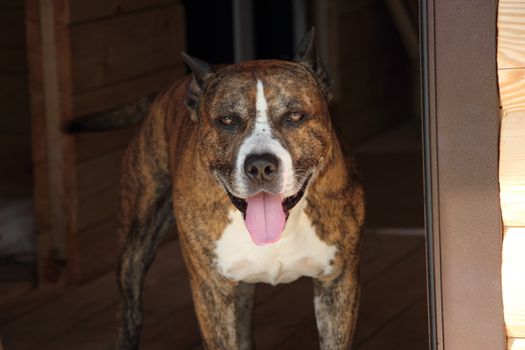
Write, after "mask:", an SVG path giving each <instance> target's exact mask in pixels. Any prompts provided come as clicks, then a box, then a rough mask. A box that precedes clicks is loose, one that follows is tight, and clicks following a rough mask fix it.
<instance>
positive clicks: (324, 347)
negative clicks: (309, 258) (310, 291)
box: [314, 260, 359, 350]
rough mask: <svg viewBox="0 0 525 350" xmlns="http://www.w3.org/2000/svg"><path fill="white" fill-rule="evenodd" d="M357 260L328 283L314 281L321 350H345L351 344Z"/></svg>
mask: <svg viewBox="0 0 525 350" xmlns="http://www.w3.org/2000/svg"><path fill="white" fill-rule="evenodd" d="M357 266H358V264H357V260H355V261H352V262H349V263H348V265H347V266H346V267H345V268H344V270H343V271H342V273H341V274H340V275H338V276H337V277H336V278H334V279H332V280H328V281H323V280H315V281H314V293H315V298H314V305H315V316H316V320H317V329H318V331H319V339H320V343H321V350H343V349H344V350H347V349H349V348H350V345H351V343H352V337H353V333H354V328H355V323H356V316H357V309H358V298H359V283H358V279H359V277H358V271H357V269H358V267H357Z"/></svg>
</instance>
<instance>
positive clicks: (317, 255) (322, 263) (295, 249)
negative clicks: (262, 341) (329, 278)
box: [215, 200, 336, 285]
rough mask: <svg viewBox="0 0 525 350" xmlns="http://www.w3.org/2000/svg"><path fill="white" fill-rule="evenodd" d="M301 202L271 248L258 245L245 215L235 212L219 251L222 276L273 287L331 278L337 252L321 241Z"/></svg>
mask: <svg viewBox="0 0 525 350" xmlns="http://www.w3.org/2000/svg"><path fill="white" fill-rule="evenodd" d="M301 202H303V203H299V204H298V205H297V206H296V207H295V208H294V209H292V210H291V212H290V216H289V218H288V220H287V222H286V226H285V229H284V232H283V235H282V238H281V239H280V240H279V242H277V243H274V244H271V245H267V246H257V245H255V244H254V243H253V242H252V240H251V238H250V234H249V233H248V231H247V229H246V226H245V224H244V219H243V218H242V214H241V213H240V212H239V211H238V210H235V211H231V212H230V220H231V221H230V223H229V224H228V225H227V226H226V228H225V230H224V232H223V234H222V236H221V238H220V239H219V240H218V241H217V246H216V248H215V254H216V259H217V260H216V263H217V268H218V269H219V273H221V274H222V275H224V276H225V277H227V278H229V279H231V280H234V281H244V282H251V283H255V282H265V283H270V284H272V285H275V284H278V283H288V282H292V281H294V280H296V279H297V278H299V277H301V276H309V277H316V276H321V275H325V274H330V273H331V272H332V260H333V259H334V257H335V253H336V248H335V247H334V246H329V245H328V244H326V243H325V242H323V241H321V240H320V239H319V237H317V234H316V233H315V229H314V227H313V226H312V224H311V222H310V220H309V218H308V217H307V216H306V214H305V213H304V200H302V201H301Z"/></svg>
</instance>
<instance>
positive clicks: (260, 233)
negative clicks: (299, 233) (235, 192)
mask: <svg viewBox="0 0 525 350" xmlns="http://www.w3.org/2000/svg"><path fill="white" fill-rule="evenodd" d="M246 203H247V204H248V207H247V208H246V217H245V221H246V227H247V228H248V232H250V236H251V237H252V240H253V242H254V243H255V244H257V245H266V244H271V243H275V242H277V241H278V240H279V239H280V238H281V234H282V232H283V229H284V223H285V221H286V216H285V214H284V210H283V206H282V204H281V197H280V196H276V195H273V194H270V193H266V192H261V193H259V194H256V195H255V196H253V197H250V198H248V199H246Z"/></svg>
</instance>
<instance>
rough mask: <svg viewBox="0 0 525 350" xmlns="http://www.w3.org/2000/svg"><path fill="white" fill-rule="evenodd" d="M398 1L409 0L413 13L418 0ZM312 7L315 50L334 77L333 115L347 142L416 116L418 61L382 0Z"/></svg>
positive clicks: (326, 0) (331, 1)
mask: <svg viewBox="0 0 525 350" xmlns="http://www.w3.org/2000/svg"><path fill="white" fill-rule="evenodd" d="M403 3H413V5H414V6H413V7H414V9H415V12H416V14H417V2H415V1H404V2H403ZM315 11H316V14H314V16H315V17H314V18H316V19H315V21H316V22H317V23H316V26H317V27H318V28H319V32H320V33H319V34H320V35H319V46H320V52H321V53H322V54H323V57H322V58H323V61H324V62H325V63H326V64H327V66H328V68H329V70H330V73H331V74H332V76H333V78H334V81H335V87H334V90H335V101H334V102H335V103H334V105H335V113H334V116H335V121H336V124H337V125H338V126H339V127H340V129H341V131H342V132H343V134H344V136H345V139H346V140H347V141H348V143H349V144H350V145H352V146H355V145H358V144H361V143H363V142H365V141H367V140H368V139H370V138H371V137H373V136H375V135H377V134H379V133H381V132H383V131H385V130H387V129H389V128H391V127H392V126H393V125H396V124H399V123H401V122H403V121H406V120H408V119H410V118H416V117H417V115H418V113H419V101H418V97H417V96H416V95H415V92H416V91H417V89H418V86H417V80H416V78H417V77H418V74H419V70H418V69H419V67H418V62H415V63H414V62H411V58H410V53H407V49H406V47H405V44H404V42H403V39H402V36H401V35H400V34H399V30H398V28H397V27H396V24H395V20H394V19H395V17H394V16H393V14H392V12H391V11H389V8H388V6H387V2H385V1H369V0H357V1H343V0H322V1H321V0H320V1H317V2H316V5H315ZM416 18H417V17H416ZM407 24H408V25H410V23H407ZM414 28H417V23H416V24H414ZM410 29H411V28H410ZM414 34H416V33H414ZM416 52H417V48H416Z"/></svg>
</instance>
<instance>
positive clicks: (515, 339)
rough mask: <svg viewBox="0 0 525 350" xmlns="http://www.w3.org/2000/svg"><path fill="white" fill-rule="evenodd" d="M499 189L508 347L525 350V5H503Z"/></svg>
mask: <svg viewBox="0 0 525 350" xmlns="http://www.w3.org/2000/svg"><path fill="white" fill-rule="evenodd" d="M498 9H499V10H498V11H499V13H498V76H499V88H500V99H501V115H502V124H501V142H500V147H501V148H500V190H501V207H502V215H503V223H504V225H505V233H504V241H503V242H504V243H503V267H502V279H503V304H504V312H505V323H506V328H507V335H508V339H509V340H508V348H509V349H512V350H518V349H525V269H524V268H523V267H524V266H525V255H524V251H525V0H500V1H499V7H498Z"/></svg>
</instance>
